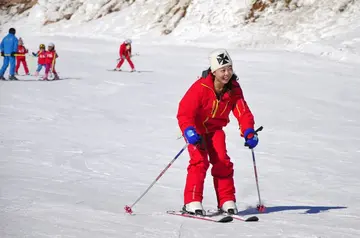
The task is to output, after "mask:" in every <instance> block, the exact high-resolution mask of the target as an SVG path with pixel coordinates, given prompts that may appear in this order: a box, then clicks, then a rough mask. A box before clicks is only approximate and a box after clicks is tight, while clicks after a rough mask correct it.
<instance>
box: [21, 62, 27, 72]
mask: <svg viewBox="0 0 360 238" xmlns="http://www.w3.org/2000/svg"><path fill="white" fill-rule="evenodd" d="M21 62H22V64H23V66H24V69H25V74H29V68H28V66H27V63H26V59H23V60H22V61H21Z"/></svg>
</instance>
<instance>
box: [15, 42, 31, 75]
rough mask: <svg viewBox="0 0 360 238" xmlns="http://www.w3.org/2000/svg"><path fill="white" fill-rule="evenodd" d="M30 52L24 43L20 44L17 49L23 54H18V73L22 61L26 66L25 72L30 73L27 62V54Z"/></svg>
mask: <svg viewBox="0 0 360 238" xmlns="http://www.w3.org/2000/svg"><path fill="white" fill-rule="evenodd" d="M27 52H28V50H27V49H26V48H25V47H24V46H22V45H19V46H18V50H17V53H18V54H22V55H21V56H16V68H15V72H16V73H17V74H18V72H19V68H20V63H22V64H23V66H24V70H25V74H28V73H29V69H28V66H27V63H26V58H25V54H26V53H27Z"/></svg>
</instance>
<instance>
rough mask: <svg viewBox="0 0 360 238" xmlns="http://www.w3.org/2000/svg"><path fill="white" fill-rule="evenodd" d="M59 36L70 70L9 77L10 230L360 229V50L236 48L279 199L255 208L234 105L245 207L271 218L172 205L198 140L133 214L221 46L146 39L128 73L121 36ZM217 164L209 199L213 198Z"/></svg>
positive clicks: (2, 204) (283, 234)
mask: <svg viewBox="0 0 360 238" xmlns="http://www.w3.org/2000/svg"><path fill="white" fill-rule="evenodd" d="M41 39H42V41H44V42H49V41H53V39H54V38H53V37H52V36H44V37H42V38H41ZM56 39H57V41H56V42H57V49H58V52H59V55H60V57H59V59H58V61H57V69H58V71H59V72H60V77H62V78H64V79H63V80H59V81H54V82H51V81H48V82H47V81H37V80H36V78H34V77H31V76H19V78H20V79H21V81H18V82H14V81H0V237H1V238H25V237H27V238H48V237H58V238H144V237H146V238H210V237H211V238H212V237H251V238H252V237H253V238H320V237H321V238H358V237H360V229H359V221H360V218H359V214H360V206H359V205H360V204H359V197H360V190H359V184H360V176H359V171H358V170H359V166H360V160H359V154H360V148H359V143H360V140H359V138H360V121H359V118H360V111H359V104H360V94H359V88H360V81H359V74H360V69H359V65H358V64H351V63H345V62H343V63H339V62H334V61H329V60H327V59H324V58H321V57H314V56H312V55H306V54H299V53H293V52H285V51H266V50H261V51H252V50H241V49H237V50H235V49H232V50H230V53H231V56H232V58H233V59H234V69H235V70H236V73H237V74H238V75H239V77H240V83H241V85H242V87H243V90H244V94H245V97H246V98H247V101H248V104H249V105H250V107H251V109H252V111H253V113H254V115H255V120H256V123H257V126H260V125H263V126H264V128H265V129H264V131H263V132H261V133H260V135H259V137H260V143H259V146H258V147H257V148H256V149H255V153H256V159H257V166H258V172H259V182H260V191H261V195H262V198H263V200H264V201H265V204H266V205H267V207H268V209H267V213H265V214H257V213H256V211H255V210H254V209H251V207H254V206H255V205H256V203H257V192H256V186H255V180H254V172H253V167H252V166H253V165H252V160H251V153H250V151H249V150H248V149H246V148H244V146H243V139H242V138H240V136H239V131H238V126H237V123H236V121H235V119H234V117H233V116H231V117H230V119H231V122H230V124H229V126H228V127H227V128H226V130H225V131H226V133H227V145H228V153H229V155H230V156H231V158H232V160H233V162H234V165H235V175H234V176H235V181H236V195H237V199H238V202H237V203H238V206H239V209H240V211H241V212H240V214H243V215H250V214H254V213H255V214H257V215H258V216H259V218H260V221H259V222H258V223H241V222H233V223H229V224H211V223H208V222H206V221H196V220H191V219H187V218H182V217H174V216H170V215H166V213H165V211H166V210H174V209H175V210H177V209H180V208H181V207H182V205H183V197H182V196H183V187H184V183H185V176H186V167H187V164H188V160H189V157H188V154H187V152H185V153H183V154H182V155H181V156H180V157H179V158H178V160H177V161H176V162H175V163H174V164H173V166H172V167H171V168H170V169H169V170H168V171H167V172H166V173H165V174H164V175H163V177H162V178H161V179H160V180H159V181H158V183H157V184H155V186H154V187H153V188H152V189H151V190H150V191H149V193H148V194H147V195H146V196H145V197H144V198H143V199H142V200H141V201H140V202H139V203H138V204H137V205H136V206H135V207H134V208H133V210H134V212H135V214H136V215H135V216H129V215H127V214H125V213H124V210H123V207H124V206H125V205H131V204H132V203H133V202H134V201H135V199H136V198H138V197H139V196H140V195H141V193H142V192H144V191H145V189H146V188H147V187H148V186H149V185H150V183H151V182H152V181H153V180H154V179H155V178H156V176H157V175H158V174H159V173H160V171H161V170H162V169H163V168H164V167H165V166H166V165H167V164H168V163H169V161H170V160H171V159H172V158H173V156H175V154H176V153H177V152H178V151H179V150H180V149H181V148H182V147H183V146H184V141H183V140H177V137H178V135H179V128H178V125H177V121H176V112H177V106H178V102H179V100H180V98H181V97H182V95H183V94H184V93H185V91H186V89H187V88H188V87H189V86H190V85H191V84H192V83H193V82H194V80H196V78H197V76H199V75H200V73H201V71H202V70H203V69H204V68H205V67H206V66H207V65H208V62H207V55H208V53H209V49H202V48H200V47H185V46H142V45H138V46H136V47H135V46H134V47H135V48H136V51H137V52H140V55H139V56H136V57H134V63H135V65H136V68H137V69H138V70H146V71H148V72H144V73H132V74H130V73H126V72H124V73H118V72H109V71H106V69H108V68H112V67H115V64H116V60H115V59H116V54H115V53H114V49H117V47H118V44H117V42H108V41H105V40H94V39H86V38H81V39H76V38H69V37H59V36H57V37H56ZM38 41H39V37H37V36H33V37H28V38H27V41H26V42H27V44H28V45H29V46H37V44H38ZM74 46H76V47H74ZM98 49H101V51H99V50H98ZM154 52H156V55H157V57H156V58H154ZM189 59H191V60H189ZM28 61H29V65H30V66H31V72H33V71H34V64H33V63H31V62H32V59H31V58H29V59H28ZM124 69H128V65H124ZM20 73H21V74H22V73H23V71H22V70H21V71H20ZM208 172H209V173H208V176H207V179H206V182H205V193H204V206H205V208H206V209H214V208H215V207H216V198H215V193H214V190H213V184H212V179H211V175H210V171H208ZM249 207H250V208H249Z"/></svg>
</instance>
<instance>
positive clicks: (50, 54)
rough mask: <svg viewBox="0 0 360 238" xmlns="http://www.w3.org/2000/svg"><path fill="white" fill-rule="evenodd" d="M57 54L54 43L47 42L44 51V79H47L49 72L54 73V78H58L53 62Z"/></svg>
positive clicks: (54, 62)
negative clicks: (46, 47) (46, 48)
mask: <svg viewBox="0 0 360 238" xmlns="http://www.w3.org/2000/svg"><path fill="white" fill-rule="evenodd" d="M58 57H59V56H58V54H57V53H56V51H55V44H54V43H49V44H48V50H47V51H46V61H45V62H46V66H45V76H44V78H43V79H44V80H48V76H49V72H50V71H51V73H53V74H54V80H57V79H59V75H58V74H57V72H56V69H55V64H56V59H57V58H58Z"/></svg>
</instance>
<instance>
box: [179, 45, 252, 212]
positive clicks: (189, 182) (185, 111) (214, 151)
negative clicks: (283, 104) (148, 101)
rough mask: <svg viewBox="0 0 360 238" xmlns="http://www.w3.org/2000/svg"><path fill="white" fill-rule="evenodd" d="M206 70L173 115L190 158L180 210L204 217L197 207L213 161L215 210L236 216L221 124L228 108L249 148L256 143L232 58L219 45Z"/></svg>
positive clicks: (201, 210)
mask: <svg viewBox="0 0 360 238" xmlns="http://www.w3.org/2000/svg"><path fill="white" fill-rule="evenodd" d="M210 65H211V66H210V69H208V70H206V71H204V72H203V75H202V77H201V78H200V79H199V80H197V81H196V82H195V83H194V84H193V85H192V86H191V87H190V88H189V89H188V91H187V92H186V94H185V95H184V97H183V98H182V99H181V101H180V103H179V109H178V114H177V119H178V123H179V127H180V129H181V131H182V132H183V135H184V137H185V138H186V140H187V142H188V143H189V144H190V145H189V146H188V151H189V155H190V161H189V165H188V168H187V177H186V184H185V189H184V207H183V210H184V212H188V213H192V214H199V215H204V213H205V211H204V209H203V206H202V200H203V190H204V181H205V176H206V171H207V169H208V168H209V165H210V164H212V168H211V175H212V176H213V182H214V188H215V194H216V197H217V204H218V208H219V209H221V210H222V211H224V212H227V213H229V214H236V213H237V212H238V211H237V207H236V204H235V202H236V199H235V186H234V178H233V177H234V169H233V163H232V162H231V161H230V157H229V155H228V154H227V150H226V143H225V132H224V130H223V127H225V126H226V125H227V124H228V123H229V114H230V112H232V113H233V114H234V116H235V118H236V119H237V121H238V123H239V127H240V133H239V135H241V136H243V137H244V138H245V142H246V145H247V146H248V147H249V148H251V149H252V148H255V147H256V145H257V144H258V137H257V133H256V132H255V131H254V117H253V115H252V113H251V111H250V109H249V107H248V105H247V103H246V101H245V98H244V95H243V93H242V90H241V87H240V85H239V83H238V82H237V76H236V75H235V74H234V73H233V68H232V60H231V58H230V55H229V54H228V52H227V51H226V50H224V49H219V50H215V51H213V52H212V53H211V54H210Z"/></svg>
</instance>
